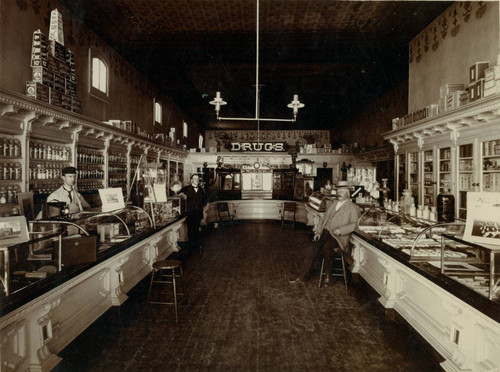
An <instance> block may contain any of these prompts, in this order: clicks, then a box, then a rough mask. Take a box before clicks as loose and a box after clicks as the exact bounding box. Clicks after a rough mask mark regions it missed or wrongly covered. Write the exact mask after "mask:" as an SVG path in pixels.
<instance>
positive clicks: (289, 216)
mask: <svg viewBox="0 0 500 372" xmlns="http://www.w3.org/2000/svg"><path fill="white" fill-rule="evenodd" d="M295 209H296V208H295V202H284V203H283V209H282V210H281V228H283V227H291V228H292V229H295Z"/></svg>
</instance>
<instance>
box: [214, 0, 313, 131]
mask: <svg viewBox="0 0 500 372" xmlns="http://www.w3.org/2000/svg"><path fill="white" fill-rule="evenodd" d="M256 13H257V21H256V37H257V43H256V65H255V117H253V118H228V117H221V116H220V115H219V114H220V107H221V106H224V105H226V104H227V102H226V101H224V100H223V99H222V97H221V94H220V92H216V94H215V97H214V99H213V101H211V102H210V104H211V105H213V106H215V113H216V116H217V120H232V121H240V120H252V121H255V120H256V121H257V122H259V121H285V122H295V120H296V119H297V114H298V112H299V109H300V108H303V107H304V106H305V105H304V104H303V103H302V102H300V101H299V96H298V95H297V94H295V95H294V96H293V100H292V102H290V103H289V104H288V106H287V107H289V108H291V109H292V113H293V118H292V119H271V118H261V117H260V113H259V111H260V110H259V108H260V102H259V100H260V95H259V90H260V87H261V85H259V0H257V11H256Z"/></svg>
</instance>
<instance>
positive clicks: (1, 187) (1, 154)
mask: <svg viewBox="0 0 500 372" xmlns="http://www.w3.org/2000/svg"><path fill="white" fill-rule="evenodd" d="M22 160H23V158H22V154H21V141H20V140H19V139H17V138H0V204H12V203H17V194H18V193H20V192H21V183H22V174H23V167H22Z"/></svg>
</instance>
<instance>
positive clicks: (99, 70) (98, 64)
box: [92, 57, 108, 95]
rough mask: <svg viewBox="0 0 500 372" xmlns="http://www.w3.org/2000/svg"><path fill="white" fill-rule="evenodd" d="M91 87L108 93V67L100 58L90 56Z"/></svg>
mask: <svg viewBox="0 0 500 372" xmlns="http://www.w3.org/2000/svg"><path fill="white" fill-rule="evenodd" d="M92 87H93V88H95V89H97V90H99V91H101V92H102V93H104V94H106V95H107V94H108V67H107V66H106V64H105V63H104V61H103V60H102V59H100V58H97V57H94V58H92Z"/></svg>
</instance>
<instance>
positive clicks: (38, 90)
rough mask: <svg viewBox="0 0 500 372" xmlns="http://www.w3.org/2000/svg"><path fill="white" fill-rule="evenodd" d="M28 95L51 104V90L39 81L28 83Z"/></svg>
mask: <svg viewBox="0 0 500 372" xmlns="http://www.w3.org/2000/svg"><path fill="white" fill-rule="evenodd" d="M26 95H27V96H28V97H32V98H34V99H38V100H40V101H43V102H47V103H50V88H49V87H48V86H46V85H43V84H41V83H39V82H37V81H27V82H26Z"/></svg>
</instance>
